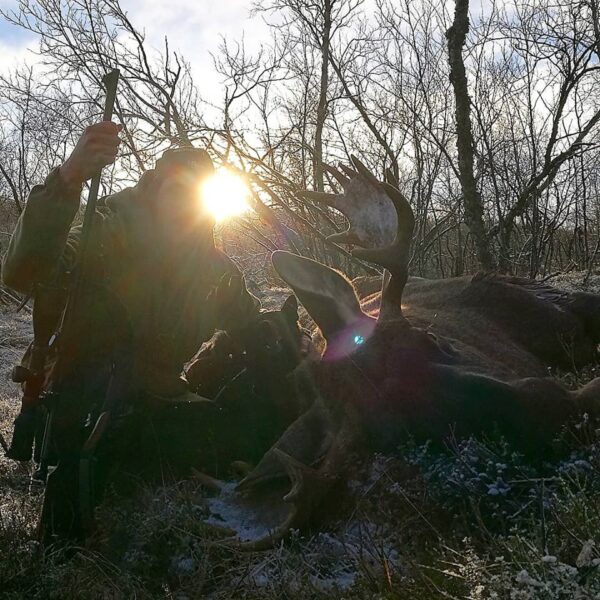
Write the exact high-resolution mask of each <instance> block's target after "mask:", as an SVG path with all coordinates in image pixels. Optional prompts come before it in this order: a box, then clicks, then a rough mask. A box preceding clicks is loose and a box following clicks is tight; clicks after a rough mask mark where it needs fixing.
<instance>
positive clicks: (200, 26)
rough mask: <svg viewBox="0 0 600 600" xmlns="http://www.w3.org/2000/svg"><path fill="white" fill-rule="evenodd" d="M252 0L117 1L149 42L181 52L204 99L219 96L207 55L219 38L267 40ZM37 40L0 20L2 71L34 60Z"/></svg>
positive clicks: (4, 4)
mask: <svg viewBox="0 0 600 600" xmlns="http://www.w3.org/2000/svg"><path fill="white" fill-rule="evenodd" d="M17 5H18V2H17V1H16V0H0V8H2V9H3V10H11V9H15V8H16V7H17ZM251 5H252V0H168V1H167V0H121V6H122V7H123V8H124V9H125V11H126V12H127V13H128V15H129V17H130V19H131V21H132V22H133V24H134V25H135V26H136V27H137V28H138V29H140V30H143V31H145V33H146V37H147V40H148V41H149V42H150V44H152V45H153V46H155V47H162V45H163V40H164V36H165V35H166V36H167V37H168V39H169V44H170V47H171V48H172V49H173V50H179V51H180V52H181V53H182V54H183V56H184V57H185V58H186V59H187V60H188V61H189V62H190V64H191V65H192V69H193V73H194V76H195V78H196V81H198V82H201V88H204V89H201V92H202V95H203V97H205V98H208V99H214V100H216V99H217V98H218V97H219V96H220V93H221V92H220V89H219V81H220V78H219V76H218V74H216V73H215V71H214V67H213V63H212V59H211V57H210V52H216V51H217V49H218V46H219V43H220V41H221V36H225V37H227V38H228V40H232V41H233V40H241V39H242V37H243V38H244V40H245V42H246V44H247V46H248V47H249V48H250V49H252V48H256V47H258V46H259V44H260V42H261V40H264V39H266V38H267V27H266V25H265V24H264V23H263V21H262V18H261V17H260V16H258V17H251V16H250V9H251ZM36 44H37V40H36V38H35V36H33V35H32V34H30V33H28V32H26V31H24V30H22V29H20V28H18V27H14V26H12V25H10V24H9V23H7V22H6V21H5V20H4V19H3V18H2V17H0V71H2V70H5V69H7V68H8V67H10V65H12V64H14V63H15V62H22V61H24V60H28V61H31V60H34V57H33V55H32V54H31V51H30V49H31V48H35V46H36Z"/></svg>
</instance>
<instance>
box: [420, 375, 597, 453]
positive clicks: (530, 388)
mask: <svg viewBox="0 0 600 600" xmlns="http://www.w3.org/2000/svg"><path fill="white" fill-rule="evenodd" d="M433 380H434V381H436V384H435V385H434V388H433V390H432V392H433V397H434V399H435V400H434V408H433V412H434V416H433V418H431V419H429V421H428V424H427V427H428V431H427V433H429V434H431V435H433V436H435V435H436V434H438V435H439V434H440V433H442V430H443V429H446V431H447V427H448V425H449V424H453V425H454V424H455V425H456V430H457V432H458V434H460V435H468V434H473V433H475V434H477V433H482V432H485V431H490V430H492V429H493V428H494V427H495V426H497V428H498V429H499V430H500V431H502V433H503V434H505V435H506V436H507V437H508V438H509V439H511V440H512V441H513V442H514V443H515V445H516V446H517V447H519V448H520V449H521V450H522V451H524V452H526V453H527V454H531V455H532V456H539V455H541V454H543V453H544V452H545V450H547V449H549V447H550V445H551V443H552V441H553V440H554V438H555V437H556V435H557V434H558V433H559V432H560V430H561V428H562V426H563V425H564V424H565V423H566V422H567V421H568V420H569V418H572V417H574V416H576V415H577V414H578V413H582V412H586V411H587V412H590V413H591V414H593V415H597V414H600V380H598V379H597V380H594V381H592V382H591V383H589V384H588V385H587V386H585V387H584V388H582V389H581V390H578V391H575V392H571V391H569V390H567V389H566V388H564V387H563V386H562V385H561V383H560V382H558V381H557V380H555V379H552V378H550V377H530V378H526V379H518V380H515V381H512V382H502V381H498V380H497V379H494V378H492V377H489V376H485V375H478V374H474V373H465V372H461V370H460V369H459V368H456V367H452V366H446V365H436V375H435V376H434V377H433ZM432 427H433V428H435V429H434V430H433V431H432ZM444 435H445V434H443V433H442V435H441V437H444Z"/></svg>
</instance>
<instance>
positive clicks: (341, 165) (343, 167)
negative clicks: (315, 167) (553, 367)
mask: <svg viewBox="0 0 600 600" xmlns="http://www.w3.org/2000/svg"><path fill="white" fill-rule="evenodd" d="M338 169H340V170H341V171H343V172H344V173H345V174H346V175H347V176H348V177H349V178H350V179H352V178H353V177H356V175H357V174H358V173H357V172H356V171H355V170H354V169H351V168H350V167H349V166H348V165H345V164H344V163H338Z"/></svg>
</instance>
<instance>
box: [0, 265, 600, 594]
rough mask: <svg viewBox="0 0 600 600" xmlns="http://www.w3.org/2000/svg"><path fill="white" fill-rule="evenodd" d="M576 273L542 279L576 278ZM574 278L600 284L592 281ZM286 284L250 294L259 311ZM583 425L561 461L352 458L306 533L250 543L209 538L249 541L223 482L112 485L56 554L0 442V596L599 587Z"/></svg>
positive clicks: (599, 515) (5, 347)
mask: <svg viewBox="0 0 600 600" xmlns="http://www.w3.org/2000/svg"><path fill="white" fill-rule="evenodd" d="M582 278H583V275H580V274H576V275H568V276H562V277H557V278H555V279H554V280H553V281H552V283H554V284H556V285H558V286H560V287H565V288H567V287H569V288H577V289H581V287H582V286H581V282H582ZM587 289H588V290H589V291H597V292H600V276H598V275H595V276H592V277H590V278H589V281H588V282H587ZM285 295H286V291H285V290H273V291H271V292H270V293H268V294H263V295H262V298H261V300H262V302H263V305H265V306H266V307H269V308H272V307H276V306H278V305H279V304H280V303H281V301H282V300H283V298H284V297H285ZM29 328H30V320H29V318H28V317H27V315H15V314H14V313H13V312H11V311H7V310H4V311H3V312H1V313H0V433H2V434H3V436H4V437H5V438H7V439H10V430H11V422H12V418H13V417H14V415H15V414H16V411H17V409H18V402H17V397H18V394H17V390H16V389H15V386H14V384H12V383H10V381H9V372H10V368H11V367H12V364H13V363H14V362H15V361H16V360H17V359H18V357H19V356H20V354H21V353H22V351H23V350H24V348H25V346H26V344H27V341H28V339H29V331H30V329H29ZM585 376H586V375H585V374H581V373H580V374H575V375H573V374H571V375H569V377H570V378H571V380H577V381H580V380H581V378H582V377H585ZM570 382H572V381H570ZM597 427H598V425H597V424H592V423H589V422H582V423H573V424H571V426H570V427H569V429H568V430H566V432H565V436H564V440H563V446H564V448H565V449H566V450H565V452H564V453H563V455H562V458H561V459H556V460H555V461H552V462H549V463H544V464H538V465H531V464H529V463H527V462H526V461H524V460H523V457H522V456H520V455H519V454H517V453H515V452H514V451H513V450H512V449H511V448H510V447H509V446H507V445H506V444H504V443H503V442H502V440H497V441H495V442H489V441H488V442H486V443H481V442H479V441H476V440H463V441H457V442H456V443H455V444H452V445H450V446H449V447H448V448H446V450H445V451H439V450H434V449H433V448H432V447H430V446H428V445H414V444H411V443H407V444H405V445H404V446H403V447H401V448H399V449H398V451H397V452H396V453H394V455H390V456H383V455H377V456H375V457H370V458H365V459H364V461H363V462H357V463H356V464H355V465H354V469H353V472H352V475H351V478H350V481H349V482H348V485H347V486H346V487H345V488H344V489H342V490H340V492H339V493H338V494H336V495H335V496H334V497H333V498H332V499H331V501H330V503H329V504H327V505H325V506H324V507H323V511H322V513H321V515H320V522H319V524H318V528H315V529H314V531H312V533H311V532H310V531H308V532H293V534H292V536H291V538H290V539H289V540H288V541H287V542H286V543H285V544H280V545H278V547H276V548H275V549H273V550H270V551H266V552H253V553H241V552H240V551H238V550H236V549H235V548H232V547H230V546H227V545H225V544H223V543H222V542H221V541H220V540H221V539H222V537H223V532H222V531H220V529H219V527H222V526H225V527H229V528H231V529H235V530H237V531H241V532H242V533H243V534H244V536H245V537H247V538H249V539H251V538H254V537H257V536H260V535H261V534H262V533H263V532H264V531H263V530H262V529H259V528H258V525H257V523H256V522H254V521H253V516H252V512H251V511H250V512H249V510H248V508H247V507H245V506H243V505H240V506H236V505H235V504H232V503H230V502H227V499H228V495H230V494H231V490H230V489H226V490H225V494H224V495H221V496H217V495H214V494H212V493H211V492H209V491H207V490H206V489H205V488H204V487H203V486H202V485H201V483H200V482H199V481H198V480H197V479H193V478H191V479H188V480H185V481H179V482H177V483H171V484H165V485H161V486H150V485H148V484H145V483H143V482H134V484H133V486H132V485H130V486H129V488H130V492H129V493H127V494H124V493H122V492H117V491H116V490H111V491H110V492H109V496H108V498H107V500H106V502H105V503H104V505H103V506H102V507H101V509H100V511H99V514H98V520H99V522H100V528H99V531H98V533H97V535H96V536H95V537H94V539H92V540H90V542H89V544H88V545H87V546H86V548H81V549H80V550H79V552H78V553H76V555H75V556H74V557H73V558H71V559H70V560H68V561H65V560H64V559H63V557H62V556H61V555H60V554H58V555H51V556H48V557H45V558H43V557H42V556H41V555H40V553H39V552H38V549H37V545H36V542H35V536H34V523H35V520H36V518H37V511H38V509H39V506H40V490H39V489H38V488H36V487H35V486H33V487H32V486H31V485H30V483H29V470H28V469H27V468H25V467H23V466H20V465H16V464H14V463H12V462H10V461H7V460H6V459H5V458H3V457H2V453H0V598H57V599H61V600H62V599H69V598H111V599H112V598H115V599H119V598H141V599H145V598H172V599H177V600H184V599H192V598H210V599H215V600H218V599H229V598H252V599H271V600H274V599H280V598H292V599H300V598H302V599H304V598H347V599H353V598H365V599H366V598H381V599H383V598H386V599H387V598H390V599H391V598H402V599H407V600H408V599H423V600H424V599H430V598H465V599H473V600H475V599H488V598H489V599H492V598H496V599H499V600H502V599H508V600H513V599H514V600H525V599H539V600H542V599H544V600H545V599H551V600H552V599H556V600H558V599H565V600H567V599H578V598H579V599H588V598H589V599H592V598H600V574H599V572H598V570H599V568H600V567H599V563H600V429H597ZM132 487H133V491H131V488H132ZM272 516H273V518H274V519H275V520H277V518H278V517H277V515H272Z"/></svg>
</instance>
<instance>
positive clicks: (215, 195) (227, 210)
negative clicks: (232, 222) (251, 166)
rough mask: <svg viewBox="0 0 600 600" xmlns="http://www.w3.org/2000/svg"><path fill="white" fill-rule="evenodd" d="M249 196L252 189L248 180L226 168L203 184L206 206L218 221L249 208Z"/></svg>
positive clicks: (202, 191)
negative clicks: (248, 184)
mask: <svg viewBox="0 0 600 600" xmlns="http://www.w3.org/2000/svg"><path fill="white" fill-rule="evenodd" d="M248 196H250V190H249V188H248V186H247V184H246V182H245V181H244V180H243V179H242V178H241V177H240V176H239V175H236V174H235V173H232V172H231V171H228V170H226V169H220V170H219V171H217V172H216V173H215V174H214V175H212V176H211V177H210V178H209V179H207V180H206V181H205V182H204V183H203V184H202V190H201V197H202V202H203V203H204V208H205V209H207V210H208V211H209V212H210V213H211V214H212V215H213V217H214V218H215V220H216V221H217V223H219V222H221V221H224V220H225V219H227V218H229V217H233V216H236V215H241V214H242V213H244V212H246V211H247V210H249V208H250V206H249V205H248Z"/></svg>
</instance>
